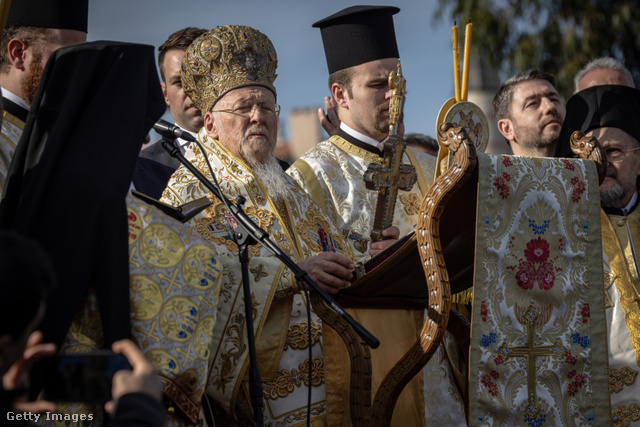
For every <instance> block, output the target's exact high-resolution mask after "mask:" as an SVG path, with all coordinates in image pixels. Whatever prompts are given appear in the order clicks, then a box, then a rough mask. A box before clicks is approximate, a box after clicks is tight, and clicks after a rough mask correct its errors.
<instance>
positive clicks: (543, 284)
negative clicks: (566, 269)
mask: <svg viewBox="0 0 640 427" xmlns="http://www.w3.org/2000/svg"><path fill="white" fill-rule="evenodd" d="M549 253H550V252H549V242H547V241H546V240H545V239H543V238H542V237H538V238H536V239H531V240H530V241H529V243H527V248H526V249H525V250H524V256H525V258H526V261H525V260H522V259H521V260H520V262H519V263H518V271H517V273H516V280H517V282H518V286H520V287H521V288H522V289H525V290H528V289H532V288H533V284H534V282H537V283H538V287H539V288H540V289H542V290H549V289H551V288H553V285H554V283H555V280H556V274H555V271H560V269H558V268H555V267H554V265H553V260H551V261H547V260H548V259H549Z"/></svg>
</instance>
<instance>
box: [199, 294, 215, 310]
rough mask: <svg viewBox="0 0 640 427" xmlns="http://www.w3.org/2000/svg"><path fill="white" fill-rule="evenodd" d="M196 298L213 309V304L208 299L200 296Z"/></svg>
mask: <svg viewBox="0 0 640 427" xmlns="http://www.w3.org/2000/svg"><path fill="white" fill-rule="evenodd" d="M196 298H198V299H199V300H200V301H202V302H203V303H205V304H206V305H207V307H209V308H213V305H211V303H210V302H209V301H207V300H206V298H205V297H203V296H202V295H198V296H197V297H196Z"/></svg>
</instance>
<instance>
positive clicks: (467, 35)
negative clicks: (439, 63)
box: [461, 22, 472, 101]
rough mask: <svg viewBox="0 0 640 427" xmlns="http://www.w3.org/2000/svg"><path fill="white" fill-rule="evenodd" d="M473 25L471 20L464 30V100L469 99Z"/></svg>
mask: <svg viewBox="0 0 640 427" xmlns="http://www.w3.org/2000/svg"><path fill="white" fill-rule="evenodd" d="M471 27H472V24H471V22H469V23H468V24H467V26H466V28H465V30H464V62H463V63H462V94H461V96H462V100H463V101H466V100H467V94H468V91H469V56H470V55H471Z"/></svg>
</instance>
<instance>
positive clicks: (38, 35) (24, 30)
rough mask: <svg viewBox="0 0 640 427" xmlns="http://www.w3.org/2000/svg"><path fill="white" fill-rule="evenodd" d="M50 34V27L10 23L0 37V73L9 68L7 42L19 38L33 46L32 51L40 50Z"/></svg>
mask: <svg viewBox="0 0 640 427" xmlns="http://www.w3.org/2000/svg"><path fill="white" fill-rule="evenodd" d="M50 34H51V29H50V28H41V27H23V26H20V25H10V26H8V27H7V28H5V29H4V32H3V33H2V38H0V73H7V72H8V71H9V69H10V68H11V59H10V58H9V42H10V41H11V40H13V39H20V40H22V41H23V42H24V44H26V45H27V46H31V47H33V48H34V51H36V52H42V49H44V47H45V46H46V45H47V43H48V39H49V35H50Z"/></svg>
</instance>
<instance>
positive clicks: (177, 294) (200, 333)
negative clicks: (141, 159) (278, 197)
mask: <svg viewBox="0 0 640 427" xmlns="http://www.w3.org/2000/svg"><path fill="white" fill-rule="evenodd" d="M127 211H128V213H127V215H128V216H127V218H128V223H129V272H130V285H129V286H130V303H131V305H130V309H131V328H132V331H131V335H132V339H133V340H134V341H135V342H136V343H137V344H138V346H139V347H140V348H141V349H142V352H143V353H144V355H145V356H146V358H147V359H148V360H149V361H151V363H153V365H154V366H155V368H156V370H157V371H158V374H160V377H161V380H162V382H163V385H164V387H163V392H164V395H165V403H166V404H167V406H168V412H167V413H168V416H167V426H188V425H194V424H199V425H206V422H205V419H204V413H203V412H202V411H201V401H202V397H203V395H204V391H205V386H206V382H207V378H208V376H209V368H210V361H211V342H212V339H213V334H212V333H213V329H214V326H215V323H216V302H217V300H218V294H219V292H220V279H221V276H222V269H221V266H220V265H219V263H218V261H217V259H216V254H215V251H214V250H213V248H212V247H211V246H210V245H208V244H207V243H206V242H205V241H204V239H202V237H200V235H199V234H198V233H196V232H195V231H194V230H193V229H192V228H191V227H189V226H188V225H186V224H181V223H178V222H177V221H175V220H173V219H172V218H169V217H168V216H166V215H164V214H163V213H162V212H160V211H158V210H156V209H155V208H153V207H150V206H148V205H146V204H145V203H144V202H142V201H140V200H139V199H137V198H135V197H133V196H131V195H129V196H128V197H127ZM103 344H104V342H103V336H102V326H101V322H100V316H99V310H98V307H97V301H96V298H95V293H94V292H93V290H92V288H90V291H89V292H88V295H87V297H86V298H85V300H84V302H83V304H82V306H81V308H80V310H79V311H78V314H77V315H76V316H75V318H74V321H73V323H72V325H71V327H70V329H69V332H68V334H67V337H66V338H65V341H64V343H63V345H62V349H61V351H62V352H68V353H78V352H87V351H91V350H94V349H97V348H102V347H103ZM64 411H65V412H67V413H94V414H99V413H100V412H101V410H100V409H99V408H96V407H91V406H87V405H79V404H74V405H65V406H64ZM100 424H101V420H100V419H98V418H96V420H95V422H94V425H100Z"/></svg>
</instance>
